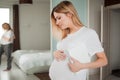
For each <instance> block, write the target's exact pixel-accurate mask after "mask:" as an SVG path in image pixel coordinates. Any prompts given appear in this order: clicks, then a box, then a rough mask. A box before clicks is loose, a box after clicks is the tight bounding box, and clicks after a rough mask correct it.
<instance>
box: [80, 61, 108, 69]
mask: <svg viewBox="0 0 120 80" xmlns="http://www.w3.org/2000/svg"><path fill="white" fill-rule="evenodd" d="M105 65H107V60H105V59H97V60H96V61H94V62H90V63H84V64H83V66H82V67H83V69H91V68H98V67H102V66H105Z"/></svg>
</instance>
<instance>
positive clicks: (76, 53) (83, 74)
mask: <svg viewBox="0 0 120 80" xmlns="http://www.w3.org/2000/svg"><path fill="white" fill-rule="evenodd" d="M57 49H58V50H63V51H65V52H66V51H68V53H66V54H67V55H68V54H69V55H70V56H71V57H73V58H75V59H77V60H78V61H80V62H81V63H88V62H90V60H91V56H93V55H94V54H95V53H97V52H102V51H103V48H102V46H101V43H100V40H99V38H98V35H97V34H96V32H95V31H94V30H92V29H89V28H86V27H85V26H83V27H82V28H81V29H80V30H78V31H77V32H75V33H73V34H69V35H68V36H67V37H66V38H65V39H63V40H61V41H59V42H58V44H57ZM68 57H69V56H68ZM68 62H69V58H66V60H64V61H59V62H58V61H56V60H55V59H54V61H53V63H52V64H51V67H50V70H49V71H50V72H49V75H50V77H51V80H86V78H87V72H88V70H87V69H83V70H80V71H78V72H76V73H73V72H71V71H70V69H69V67H68Z"/></svg>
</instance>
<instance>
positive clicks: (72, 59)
mask: <svg viewBox="0 0 120 80" xmlns="http://www.w3.org/2000/svg"><path fill="white" fill-rule="evenodd" d="M70 60H71V61H73V62H78V60H77V59H75V58H73V57H70Z"/></svg>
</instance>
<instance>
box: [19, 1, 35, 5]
mask: <svg viewBox="0 0 120 80" xmlns="http://www.w3.org/2000/svg"><path fill="white" fill-rule="evenodd" d="M19 3H20V4H32V3H33V2H32V0H19Z"/></svg>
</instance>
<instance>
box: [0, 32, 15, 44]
mask: <svg viewBox="0 0 120 80" xmlns="http://www.w3.org/2000/svg"><path fill="white" fill-rule="evenodd" d="M3 37H6V38H8V39H11V40H10V41H8V40H5V39H4V38H3ZM13 37H14V33H13V31H12V30H9V31H5V33H4V34H3V36H2V37H1V40H0V43H1V44H2V45H6V44H10V43H13V40H14V38H13Z"/></svg>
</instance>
